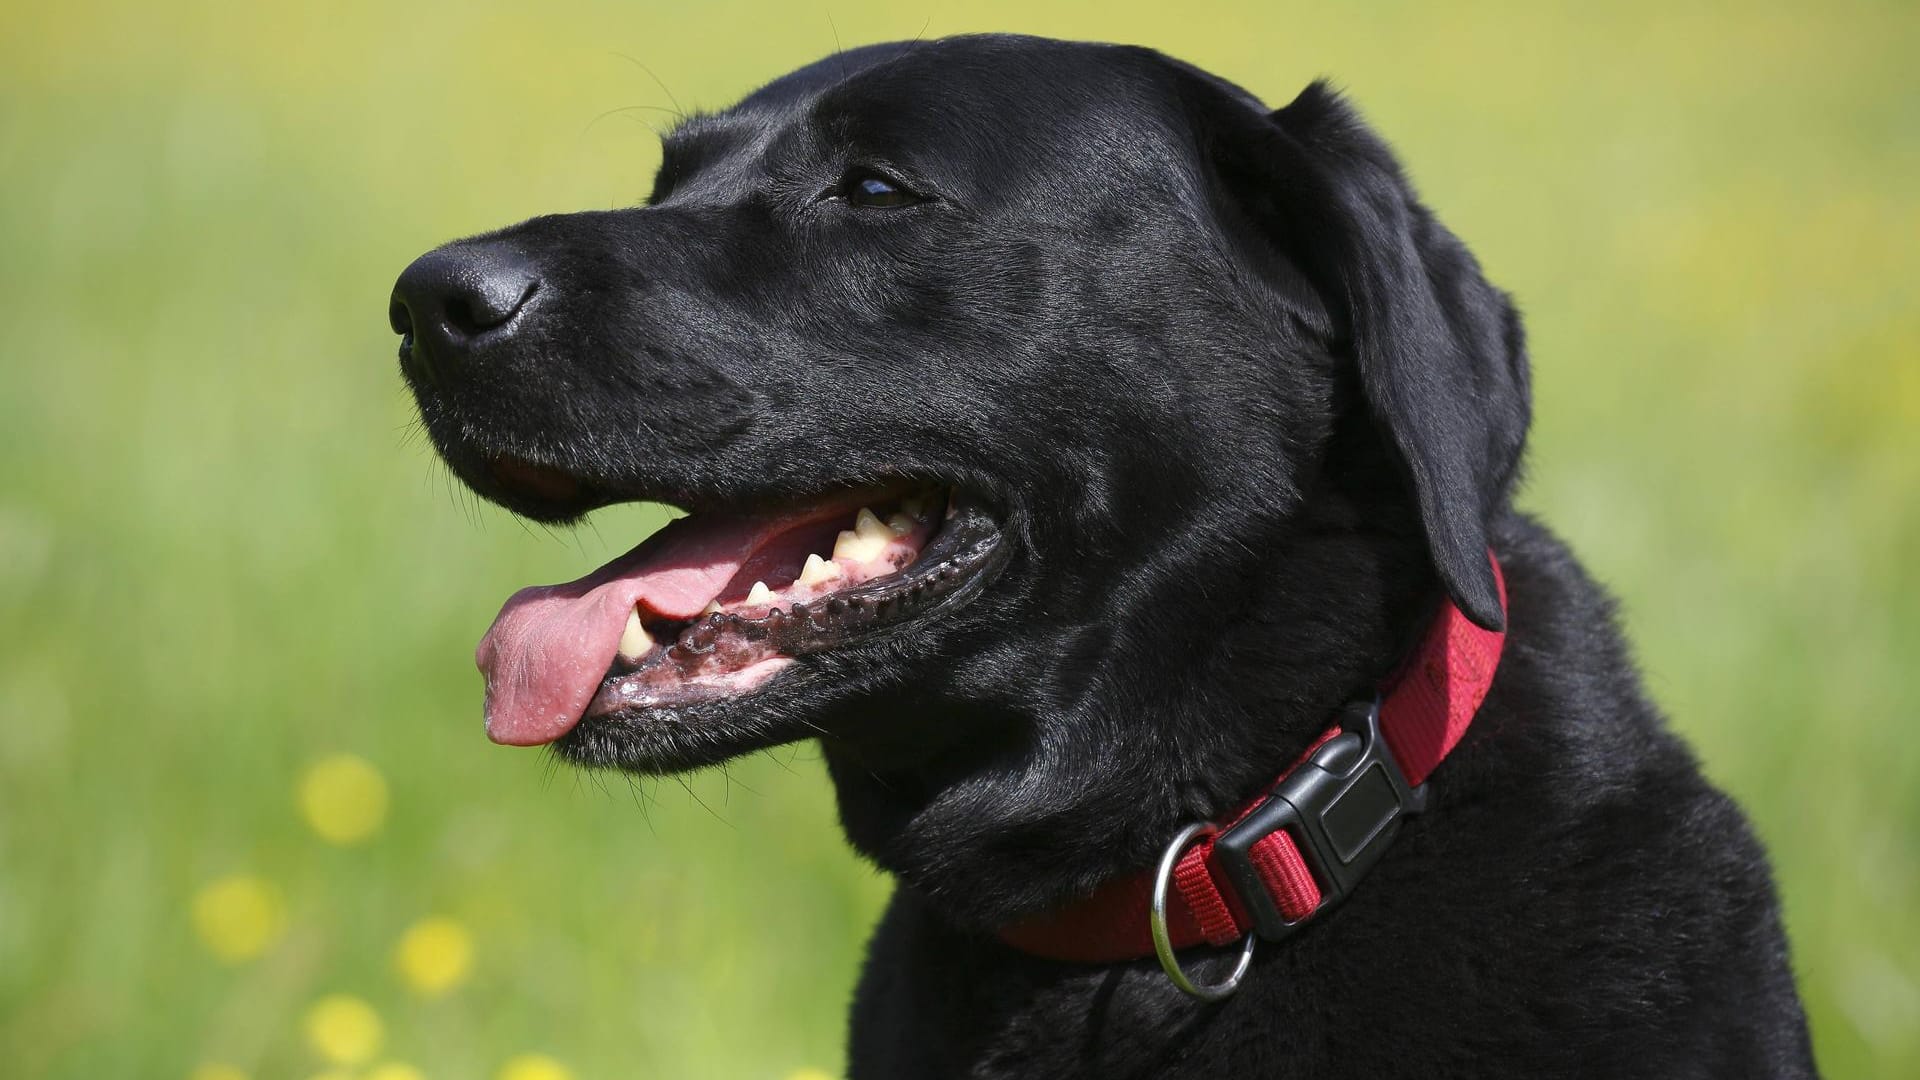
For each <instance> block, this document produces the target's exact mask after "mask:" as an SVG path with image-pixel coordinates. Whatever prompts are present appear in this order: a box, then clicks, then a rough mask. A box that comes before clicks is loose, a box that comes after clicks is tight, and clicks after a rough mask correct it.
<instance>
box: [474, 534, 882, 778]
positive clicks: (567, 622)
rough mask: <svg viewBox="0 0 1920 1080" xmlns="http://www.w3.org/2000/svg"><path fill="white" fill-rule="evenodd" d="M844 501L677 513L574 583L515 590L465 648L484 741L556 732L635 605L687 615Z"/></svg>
mask: <svg viewBox="0 0 1920 1080" xmlns="http://www.w3.org/2000/svg"><path fill="white" fill-rule="evenodd" d="M843 501H844V500H836V501H835V502H833V503H826V504H820V505H817V506H813V507H809V508H807V509H806V510H803V511H800V512H798V513H789V514H784V515H778V514H759V515H753V516H738V515H719V514H713V515H704V514H703V515H700V516H698V517H684V518H681V519H679V520H678V521H674V522H672V523H670V524H668V525H667V527H666V528H664V529H661V530H660V531H659V532H657V533H654V534H653V535H652V536H650V537H648V538H647V539H646V540H645V541H643V542H642V543H641V544H640V546H639V547H636V548H634V549H633V550H632V551H629V552H627V553H626V554H625V555H622V556H620V557H619V558H617V559H615V560H613V561H612V562H610V563H608V564H607V565H605V566H603V567H601V568H600V569H598V570H595V571H594V572H593V573H591V574H588V575H587V576H586V577H583V578H581V579H580V580H578V581H570V582H568V583H566V584H564V585H537V586H534V587H532V588H527V589H521V590H520V591H519V592H517V593H514V594H513V596H512V597H511V598H510V599H508V600H507V603H506V606H505V607H503V608H501V609H500V615H499V617H497V618H495V619H494V620H493V626H492V627H491V628H490V629H488V630H487V634H486V636H485V637H483V638H481V639H480V648H479V650H478V651H477V652H475V654H474V662H475V663H477V664H479V665H480V673H481V674H482V675H484V676H485V677H486V680H487V706H486V716H487V737H488V738H490V739H492V740H493V741H494V742H497V743H505V744H507V745H509V746H537V745H539V744H541V743H549V742H552V741H553V740H555V739H558V738H559V737H560V736H562V735H565V734H566V733H567V732H568V731H569V730H571V729H572V728H573V725H575V724H577V723H579V722H580V716H581V714H582V713H584V712H586V709H587V705H588V704H589V703H591V702H592V701H593V695H594V693H595V692H596V691H597V690H599V688H600V681H601V679H603V678H605V676H606V674H607V668H608V667H609V666H610V665H611V664H612V663H613V657H614V653H615V652H616V651H617V650H618V649H619V647H620V635H621V632H622V631H623V630H625V629H626V624H627V612H628V611H629V610H631V609H632V608H633V607H634V606H635V605H636V604H637V605H639V606H640V609H641V611H642V613H643V614H650V615H654V616H658V617H660V618H663V619H691V618H693V617H694V616H695V615H698V614H699V613H700V611H701V609H703V608H705V607H706V606H707V604H708V603H710V602H711V601H712V600H713V599H714V598H716V597H718V596H719V595H720V591H721V590H722V589H724V588H725V587H726V585H727V582H729V581H731V580H732V579H733V576H734V575H735V574H736V573H738V572H739V571H740V568H741V566H742V565H744V564H745V563H746V561H747V560H748V559H749V558H751V557H752V556H753V554H754V553H755V552H756V551H758V550H760V549H761V548H762V547H765V546H766V545H767V543H768V542H770V541H772V540H773V539H774V538H775V537H778V536H780V535H781V534H783V533H786V532H788V531H790V530H792V529H794V528H796V527H799V526H802V525H806V524H809V523H813V522H816V521H819V520H820V519H822V518H826V517H831V516H834V515H836V514H841V513H846V512H848V511H847V510H846V508H845V507H843V506H841V505H840V503H841V502H843ZM855 505H857V504H855Z"/></svg>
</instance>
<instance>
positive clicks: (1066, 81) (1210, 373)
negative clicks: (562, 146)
mask: <svg viewBox="0 0 1920 1080" xmlns="http://www.w3.org/2000/svg"><path fill="white" fill-rule="evenodd" d="M392 318H393V322H394V326H395V329H396V330H397V331H399V332H401V333H402V334H403V335H404V339H403V342H402V345H401V360H402V369H403V371H404V373H405V377H406V379H407V381H408V383H409V385H410V386H411V387H412V389H413V391H414V393H415V395H416V396H417V398H418V401H419V405H420V412H421V415H422V417H423V419H424V421H425V425H426V428H427V431H428V432H429V433H430V434H431V436H432V438H433V441H434V443H435V444H436V446H437V447H438V448H439V450H440V452H441V453H442V454H443V455H444V456H445V458H446V460H447V461H448V462H449V463H450V464H451V466H452V467H453V469H454V470H455V471H456V472H457V473H458V474H459V476H460V477H461V478H462V479H463V480H464V481H465V482H466V483H468V484H470V485H471V486H472V487H473V488H474V490H476V491H477V492H479V493H480V494H481V495H483V496H485V497H486V498H489V499H491V500H493V501H495V502H498V503H500V504H501V505H503V506H505V507H508V508H509V509H512V510H514V511H517V512H519V513H522V514H525V515H528V516H530V517H533V518H536V519H539V520H542V521H569V520H572V519H575V518H578V517H580V516H581V515H583V514H585V513H587V512H588V511H590V510H593V509H594V508H596V507H599V506H603V505H606V504H609V503H615V502H624V501H632V500H650V501H657V502H663V503H669V504H672V505H674V506H677V507H679V508H681V509H682V510H685V511H686V512H687V515H688V516H687V517H686V518H684V519H682V520H681V521H678V522H676V523H674V524H673V525H671V526H669V527H668V529H667V530H665V531H664V532H663V533H661V534H659V535H656V536H655V537H653V538H651V539H649V540H648V541H647V542H646V543H644V544H642V545H641V546H640V547H639V548H636V549H635V550H634V551H633V552H631V553H629V554H628V555H627V556H624V557H622V558H621V559H619V560H616V561H615V562H614V563H611V564H609V565H608V566H607V567H604V568H602V569H601V570H599V571H597V572H595V573H594V574H592V575H590V576H588V577H587V578H584V579H582V580H580V581H577V582H574V583H571V584H569V585H563V586H555V587H551V588H544V589H531V590H524V591H523V592H522V593H520V594H518V595H516V596H515V597H514V598H513V600H512V601H510V602H509V603H508V605H507V608H506V609H505V610H504V611H503V612H502V614H501V617H500V620H499V621H498V622H497V623H496V624H495V626H494V628H493V629H492V630H491V631H490V632H489V634H488V636H487V639H486V640H485V641H484V642H483V643H482V647H481V655H480V659H481V664H482V667H483V669H484V670H485V672H486V674H487V679H488V694H489V705H488V719H489V729H490V731H491V732H492V733H493V735H494V736H495V737H496V738H498V739H501V740H502V741H511V742H528V743H533V742H552V743H553V744H554V746H555V747H556V748H557V750H558V751H559V753H561V754H562V755H563V756H565V757H567V758H570V759H572V760H575V761H578V762H581V763H586V764H593V765H612V766H619V767H623V768H628V769H633V770H639V771H666V770H678V769H684V768H689V767H695V766H699V765H702V764H707V763H712V762H716V761H719V760H721V759H724V758H726V757H729V756H731V755H735V754H739V753H742V752H745V751H749V750H752V749H755V748H760V747H766V746H770V745H774V744H778V743H782V742H787V741H792V740H796V739H802V738H809V737H815V736H818V737H820V738H821V740H822V745H823V746H824V747H825V748H826V751H827V754H828V757H829V761H830V764H831V765H832V767H833V769H834V772H835V776H836V780H837V781H838V782H839V784H840V788H841V795H842V804H843V816H844V817H845V818H846V820H847V825H848V828H849V832H850V834H851V835H852V836H853V838H854V840H855V841H856V843H858V844H860V845H861V846H862V847H863V848H865V849H866V850H868V851H869V852H870V853H873V854H875V855H877V856H878V857H879V858H880V860H881V861H882V862H883V863H885V864H887V865H889V866H890V867H891V868H893V869H896V870H899V871H901V872H903V873H906V874H908V875H910V876H914V877H916V878H917V879H918V880H921V881H922V882H923V883H926V884H928V885H929V888H930V889H931V890H932V891H934V892H942V891H951V890H946V889H944V888H943V886H942V884H941V875H942V873H943V872H958V871H960V870H961V869H964V868H966V867H967V866H969V865H970V863H971V862H972V861H974V860H976V859H978V858H989V857H995V856H996V854H997V855H999V856H1005V855H1007V853H1010V852H1029V853H1031V854H1032V855H1033V856H1034V857H1035V858H1036V859H1038V858H1041V857H1042V853H1045V854H1044V858H1045V859H1046V860H1047V863H1046V866H1045V871H1046V872H1045V873H1040V874H1036V875H1034V877H1033V880H1034V881H1036V882H1037V881H1039V880H1040V879H1042V878H1044V879H1045V880H1046V881H1047V882H1048V883H1049V884H1048V885H1047V886H1039V885H1035V886H1033V888H1023V887H1021V886H1018V885H1014V886H1008V887H1007V891H1006V892H1004V894H1000V895H990V896H986V897H975V898H972V899H973V905H972V906H973V910H975V911H976V913H978V914H980V915H981V916H982V917H985V918H990V917H993V916H994V915H996V914H999V913H1002V912H1003V911H1005V910H1011V909H1014V908H1018V907H1021V906H1024V905H1028V904H1030V903H1031V902H1032V901H1033V900H1034V899H1035V896H1036V893H1035V892H1034V891H1033V889H1041V891H1045V889H1046V888H1052V887H1056V886H1057V887H1076V886H1078V885H1082V884H1085V883H1086V880H1087V879H1090V878H1091V877H1092V876H1094V875H1095V871H1094V869H1093V868H1092V867H1093V865H1094V864H1095V863H1096V862H1100V860H1097V859H1093V858H1092V857H1091V853H1092V852H1093V851H1094V850H1096V849H1104V848H1108V847H1110V846H1111V845H1115V844H1118V845H1120V846H1122V847H1127V848H1141V849H1144V850H1151V849H1152V846H1153V843H1154V842H1155V841H1156V840H1157V839H1159V838H1161V837H1163V836H1164V834H1165V832H1166V828H1165V827H1164V823H1165V822H1166V820H1168V819H1169V818H1170V817H1178V816H1181V815H1192V814H1195V813H1210V812H1212V811H1214V810H1217V809H1218V808H1219V804H1220V801H1221V800H1223V799H1237V798H1239V797H1241V796H1244V795H1245V794H1247V793H1248V791H1249V790H1250V788H1251V786H1252V785H1253V784H1255V783H1257V782H1258V780H1259V778H1260V777H1261V776H1263V775H1266V774H1269V773H1271V772H1272V771H1273V769H1274V767H1275V765H1276V763H1279V762H1281V761H1282V760H1283V758H1282V756H1281V755H1282V754H1283V753H1284V754H1285V755H1287V756H1290V755H1291V754H1292V753H1297V751H1298V749H1299V747H1300V745H1301V742H1300V739H1301V736H1302V734H1303V733H1304V732H1305V731H1307V730H1308V728H1309V727H1310V726H1311V725H1313V724H1316V723H1319V722H1320V721H1321V720H1323V719H1324V717H1325V716H1326V715H1327V712H1328V710H1330V709H1331V708H1332V707H1334V706H1335V705H1337V704H1338V703H1339V702H1340V701H1341V700H1344V699H1345V698H1346V697H1348V696H1351V695H1352V694H1354V693H1356V692H1360V691H1363V690H1364V689H1365V687H1366V686H1367V685H1368V684H1369V682H1370V680H1372V679H1374V678H1377V677H1378V676H1379V675H1380V674H1381V671H1380V670H1379V667H1380V664H1381V663H1382V662H1383V659H1390V658H1391V657H1392V655H1393V654H1394V651H1395V650H1396V649H1398V648H1399V647H1401V645H1402V644H1403V643H1404V642H1405V641H1406V640H1407V638H1408V636H1409V635H1410V634H1411V633H1414V632H1417V631H1418V629H1419V628H1420V627H1419V625H1418V624H1419V622H1420V621H1421V620H1422V619H1423V618H1424V615H1425V613H1427V612H1430V611H1431V610H1432V604H1433V602H1434V601H1435V600H1436V599H1437V598H1438V596H1439V595H1440V594H1441V592H1442V590H1444V592H1445V593H1446V594H1448V595H1450V596H1451V597H1452V598H1453V600H1454V601H1455V602H1456V603H1458V604H1459V605H1460V607H1461V608H1462V609H1463V610H1465V611H1466V612H1467V613H1468V614H1469V615H1470V616H1471V617H1472V618H1474V619H1475V620H1476V621H1478V622H1480V623H1482V624H1483V625H1492V624H1495V623H1497V622H1498V620H1499V619H1500V609H1499V604H1498V601H1497V597H1496V591H1495V586H1494V582H1493V578H1492V575H1491V571H1490V568H1489V565H1488V556H1487V548H1488V527H1489V521H1490V519H1491V518H1492V517H1493V515H1495V514H1496V513H1497V512H1498V511H1499V510H1500V509H1501V508H1502V506H1503V505H1504V500H1505V498H1506V492H1507V490H1508V488H1509V486H1510V484H1511V481H1512V475H1513V472H1514V470H1515V467H1516V463H1517V461H1518V458H1519V454H1520V449H1521V443H1522V439H1523V436H1524V432H1525V428H1526V423H1527V393H1526V379H1527V376H1526V371H1525V361H1524V358H1523V350H1522V345H1521V341H1520V332H1519V328H1518V323H1517V320H1516V319H1515V317H1514V315H1513V312H1512V310H1511V308H1510V306H1509V305H1508V303H1507V302H1506V300H1505V298H1504V297H1503V296H1501V295H1500V294H1499V293H1498V292H1497V291H1495V290H1494V289H1493V288H1491V287H1490V286H1489V285H1488V284H1487V283H1486V282H1485V281H1484V280H1483V278H1482V277H1481V275H1480V272H1479V269H1478V267H1477V266H1476V264H1475V263H1474V261H1473V259H1472V257H1471V256H1469V255H1468V254H1467V252H1466V251H1465V250H1464V249H1463V248H1462V247H1461V246H1460V244H1459V243H1458V241H1456V240H1455V239H1454V238H1453V236H1452V235H1451V234H1449V233H1448V232H1447V231H1446V230H1445V229H1443V228H1442V227H1441V226H1439V225H1438V224H1437V223H1435V222H1434V220H1433V219H1432V218H1431V217H1430V216H1429V215H1428V214H1427V212H1426V211H1425V210H1424V209H1423V208H1422V207H1421V206H1420V205H1419V204H1418V203H1417V202H1416V201H1415V199H1414V197H1413V196H1412V194H1411V192H1410V191H1409V189H1408V187H1407V185H1406V184H1405V183H1404V181H1403V179H1402V178H1401V176H1400V173H1399V171H1398V170H1397V168H1396V166H1395V165H1394V163H1393V161H1392V160H1391V158H1390V156H1389V154H1388V152H1387V151H1386V149H1385V148H1384V146H1383V145H1382V144H1381V143H1380V142H1379V141H1378V140H1377V139H1376V138H1374V137H1373V136H1372V135H1371V134H1369V133H1368V132H1367V131H1366V130H1365V128H1364V127H1363V126H1362V125H1361V124H1360V122H1359V121H1358V119H1357V118H1356V117H1355V116H1354V114H1353V113H1352V112H1351V111H1349V110H1348V109H1347V108H1346V107H1345V106H1344V105H1343V104H1342V103H1341V102H1340V101H1339V100H1338V99H1337V98H1336V97H1335V96H1334V95H1333V94H1332V93H1331V92H1329V91H1328V90H1327V89H1325V88H1324V87H1322V86H1320V85H1315V86H1312V87H1309V88H1308V89H1307V90H1306V91H1305V92H1304V93H1303V94H1301V95H1300V97H1299V98H1298V99H1297V100H1295V101H1294V102H1293V103H1292V104H1290V105H1288V106H1287V107H1286V108H1283V109H1280V110H1278V111H1276V112H1268V111H1267V110H1265V109H1264V108H1263V107H1261V106H1260V105H1259V104H1258V102H1257V101H1255V100H1254V99H1253V98H1252V97H1251V96H1250V95H1248V94H1246V93H1245V92H1243V91H1241V90H1239V89H1237V88H1235V87H1233V86H1231V85H1229V84H1227V83H1224V82H1222V81H1220V80H1218V79H1215V78H1213V77H1211V76H1209V75H1206V74H1205V73H1202V72H1200V71H1197V70H1195V69H1193V68H1190V67H1188V66H1186V65H1183V64H1180V63H1178V62H1175V61H1171V60H1168V59H1166V58H1165V57H1162V56H1160V55H1159V54H1156V53H1153V52H1150V51H1147V50H1143V49H1135V48H1124V47H1114V46H1104V45H1086V44H1069V43H1061V42H1051V41H1042V40H1037V39H1030V38H1014V37H1000V36H992V37H968V38H957V39H949V40H943V41H934V42H925V43H913V44H899V45H885V46H874V47H869V48H863V49H856V50H853V51H851V52H846V53H842V54H838V55H835V56H832V57H829V58H828V59H826V60H823V61H821V62H819V63H816V64H813V65H810V66H808V67H806V68H803V69H801V70H799V71H797V72H795V73H793V74H791V75H788V76H786V77H784V78H781V79H779V80H777V81H775V82H773V83H771V84H769V85H768V86H766V87H765V88H763V89H761V90H759V91H757V92H756V93H754V94H752V95H751V96H749V97H748V98H746V99H745V100H744V101H742V102H741V103H740V104H738V105H736V106H734V107H733V108H731V109H728V110H726V111H724V112H720V113H715V114H711V115H704V116H699V117H696V118H694V119H691V120H688V121H686V122H685V123H683V124H681V125H680V126H679V127H678V128H677V129H676V130H675V131H674V132H673V133H672V134H671V135H670V136H668V138H667V140H666V147H665V154H664V159H663V164H662V166H661V168H660V172H659V175H658V178H657V180H656V181H655V185H654V190H653V194H652V197H651V199H650V200H649V202H648V205H647V206H645V207H643V208H639V209H630V210H618V211H609V212H593V213H579V214H568V215H562V216H553V217H543V218H536V219H534V220H531V221H528V222H525V223H523V224H521V225H517V226H514V227H512V228H509V229H506V230H503V231H501V232H497V233H493V234H489V235H486V236H482V237H478V238H474V239H470V240H464V241H460V242H458V243H455V244H451V245H449V246H447V247H443V248H440V249H438V250H436V251H434V252H431V253H429V254H428V255H426V256H424V257H422V258H421V259H420V260H419V261H418V262H416V263H415V264H414V265H413V266H411V267H410V268H408V270H407V271H406V273H405V274H403V275H402V276H401V278H400V281H399V284H398V285H397V287H396V289H395V293H394V301H393V307H392ZM868 511H871V513H868ZM1269 754H1271V756H1269ZM1143 807H1152V809H1151V810H1143V809H1142V808H1143ZM1135 833H1137V834H1138V835H1137V836H1136V835H1135ZM1076 837H1077V838H1078V839H1077V840H1075V839H1073V838H1076ZM1062 843H1066V844H1067V846H1068V847H1069V848H1072V849H1074V850H1084V851H1086V852H1088V853H1089V858H1088V859H1087V860H1085V869H1084V872H1081V871H1077V870H1076V869H1075V866H1076V862H1075V859H1074V857H1073V853H1072V851H1069V852H1067V853H1066V854H1064V855H1063V854H1062V852H1061V845H1062ZM1076 845H1077V847H1076ZM1102 865H1104V863H1102ZM1001 876H1002V877H1004V876H1005V875H1001Z"/></svg>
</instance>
